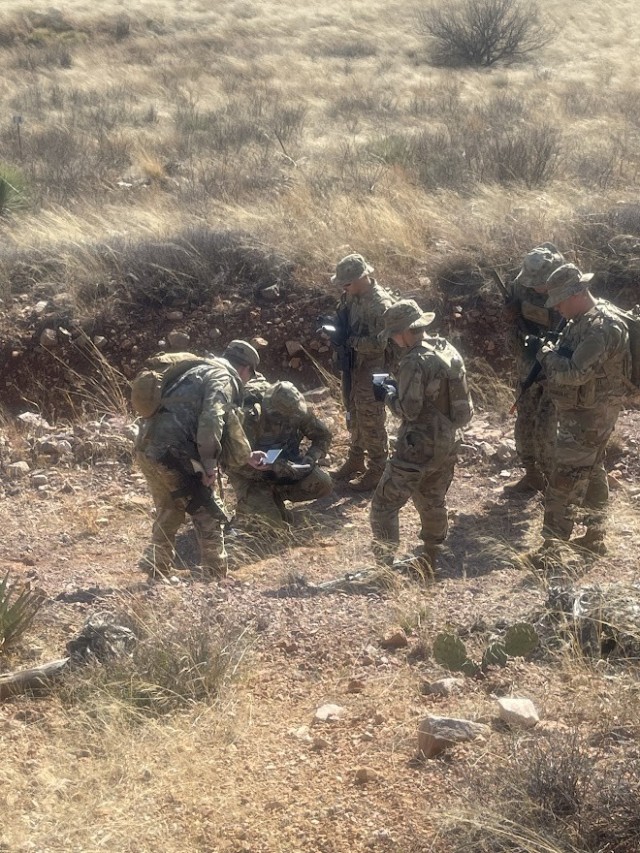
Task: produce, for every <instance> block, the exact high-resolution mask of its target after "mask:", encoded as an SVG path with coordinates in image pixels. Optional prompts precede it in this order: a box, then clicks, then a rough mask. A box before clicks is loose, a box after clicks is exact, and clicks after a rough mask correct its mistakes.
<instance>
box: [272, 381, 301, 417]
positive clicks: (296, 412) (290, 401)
mask: <svg viewBox="0 0 640 853" xmlns="http://www.w3.org/2000/svg"><path fill="white" fill-rule="evenodd" d="M262 406H263V408H264V410H265V411H266V412H267V413H270V414H277V415H280V416H281V417H283V418H302V417H304V416H305V415H306V414H307V402H306V400H305V399H304V397H303V396H302V394H301V393H300V391H298V389H297V388H296V386H295V385H294V384H293V382H276V383H274V384H273V385H272V386H271V388H269V390H268V391H266V392H265V394H264V397H263V398H262Z"/></svg>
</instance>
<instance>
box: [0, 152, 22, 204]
mask: <svg viewBox="0 0 640 853" xmlns="http://www.w3.org/2000/svg"><path fill="white" fill-rule="evenodd" d="M25 203H26V196H25V179H24V177H23V175H22V173H21V172H20V171H19V170H18V169H14V168H13V167H12V166H7V165H6V164H3V163H0V216H6V215H7V214H8V213H12V212H13V211H14V210H17V209H18V208H20V207H23V206H24V205H25Z"/></svg>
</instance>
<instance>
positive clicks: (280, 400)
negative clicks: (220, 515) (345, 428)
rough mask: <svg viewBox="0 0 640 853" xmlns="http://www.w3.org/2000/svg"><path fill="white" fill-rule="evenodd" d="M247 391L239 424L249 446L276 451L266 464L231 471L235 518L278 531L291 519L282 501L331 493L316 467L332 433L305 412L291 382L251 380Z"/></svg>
mask: <svg viewBox="0 0 640 853" xmlns="http://www.w3.org/2000/svg"><path fill="white" fill-rule="evenodd" d="M247 390H248V392H249V394H248V398H247V402H246V403H245V410H244V427H245V431H246V434H247V437H248V438H249V441H250V443H251V447H252V448H253V449H254V450H260V451H264V452H266V451H276V450H279V451H280V454H279V455H278V457H277V459H276V460H275V461H274V462H273V463H271V464H266V465H262V466H260V467H258V468H253V467H251V466H248V465H246V466H244V468H242V469H241V470H235V471H233V472H231V473H230V480H231V483H232V485H233V488H234V490H235V492H236V497H237V506H236V522H237V523H238V525H240V526H246V527H248V528H254V529H255V528H257V527H258V528H260V530H264V529H265V528H266V529H267V530H269V529H272V530H273V529H278V528H282V527H283V526H284V525H285V524H286V523H287V522H290V521H291V513H290V512H289V511H288V510H287V509H286V507H285V501H291V502H292V503H297V502H298V501H311V500H315V499H316V498H322V497H325V496H326V495H328V494H329V493H330V492H331V490H332V481H331V477H330V476H329V474H328V473H327V472H326V471H324V470H323V469H322V468H320V467H319V465H318V462H319V460H320V459H322V457H323V456H324V455H325V454H326V452H327V450H328V449H329V445H330V443H331V432H330V431H329V429H328V428H327V427H326V426H325V425H324V424H323V423H322V421H320V420H319V419H318V418H317V417H315V415H313V414H311V412H309V410H308V407H307V403H306V400H305V399H304V397H303V396H302V394H301V393H300V391H298V389H297V388H296V387H295V385H293V384H292V383H291V382H276V383H275V384H273V385H269V386H267V387H265V386H264V385H263V384H261V383H257V384H252V383H250V384H249V386H248V389H247ZM305 442H306V447H303V443H305Z"/></svg>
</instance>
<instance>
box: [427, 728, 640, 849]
mask: <svg viewBox="0 0 640 853" xmlns="http://www.w3.org/2000/svg"><path fill="white" fill-rule="evenodd" d="M477 770H478V768H475V770H474V778H473V779H469V780H468V782H469V792H470V797H469V802H470V806H469V808H468V809H467V810H465V811H461V812H459V813H458V814H451V815H446V816H444V823H445V828H444V830H443V831H442V832H441V833H440V834H439V836H438V841H437V842H436V843H435V844H434V845H433V846H431V847H429V848H428V849H429V851H432V853H441V852H442V853H444V851H446V853H458V851H463V850H465V851H467V850H473V851H475V853H522V851H524V850H527V851H531V852H532V853H533V852H534V851H535V853H543V851H544V853H556V852H557V853H578V851H580V853H604V851H609V850H610V851H616V853H634V851H636V850H637V849H638V844H639V843H640V817H639V815H640V762H638V760H637V758H636V759H629V758H627V759H625V761H624V762H621V761H616V760H615V759H613V760H612V759H611V757H610V755H609V756H608V755H607V754H606V751H605V750H604V749H600V750H598V749H597V748H594V745H593V743H592V742H590V741H587V740H585V739H582V738H581V737H579V736H578V735H577V734H574V735H570V734H563V735H562V736H555V737H552V738H549V739H537V740H535V741H533V742H531V741H529V742H524V743H521V744H519V745H518V748H517V750H516V751H515V753H514V755H513V756H512V758H511V759H510V761H509V762H508V764H507V766H505V767H501V768H494V769H493V770H487V771H485V772H484V773H482V774H481V775H482V779H479V778H478V774H477ZM471 792H472V793H471ZM425 849H426V848H423V847H420V846H417V847H415V848H414V849H413V853H421V851H422V850H425Z"/></svg>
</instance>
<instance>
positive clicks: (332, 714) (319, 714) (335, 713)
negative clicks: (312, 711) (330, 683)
mask: <svg viewBox="0 0 640 853" xmlns="http://www.w3.org/2000/svg"><path fill="white" fill-rule="evenodd" d="M346 710H347V709H346V708H343V707H342V706H341V705H333V704H331V703H330V702H329V703H327V704H326V705H321V706H320V707H319V708H317V709H316V720H320V722H322V723H331V722H333V721H334V720H340V719H341V718H342V717H343V716H344V714H345V712H346Z"/></svg>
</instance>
